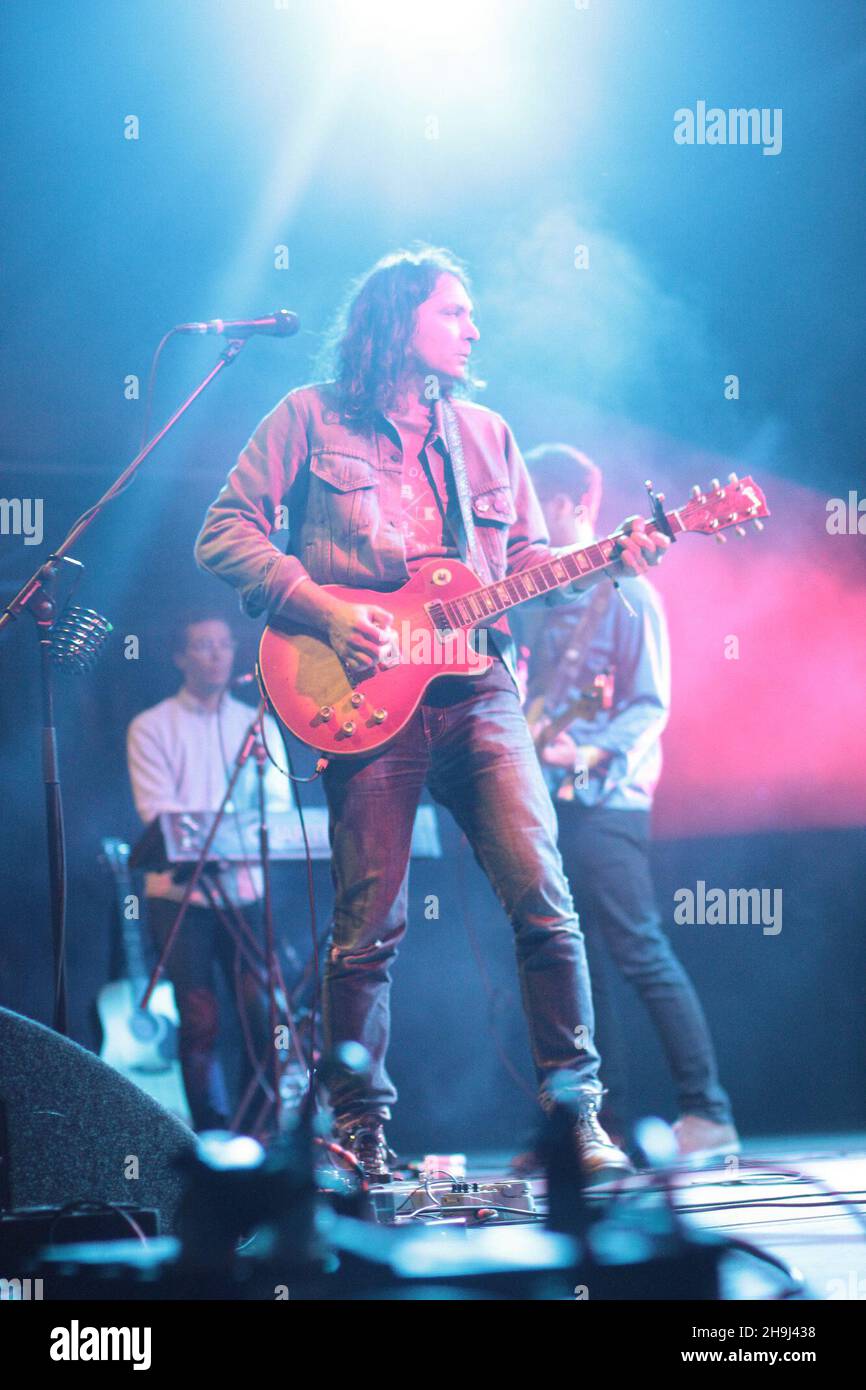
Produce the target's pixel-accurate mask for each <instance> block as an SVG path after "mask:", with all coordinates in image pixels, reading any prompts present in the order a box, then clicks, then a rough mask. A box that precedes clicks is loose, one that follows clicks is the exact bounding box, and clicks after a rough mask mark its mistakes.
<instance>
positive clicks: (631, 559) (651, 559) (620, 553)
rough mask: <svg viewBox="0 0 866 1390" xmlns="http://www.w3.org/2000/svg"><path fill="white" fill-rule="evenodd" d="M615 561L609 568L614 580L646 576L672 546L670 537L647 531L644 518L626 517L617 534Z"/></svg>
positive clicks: (608, 570) (658, 532)
mask: <svg viewBox="0 0 866 1390" xmlns="http://www.w3.org/2000/svg"><path fill="white" fill-rule="evenodd" d="M616 540H617V550H616V551H615V552H614V554H615V559H614V562H613V563H612V564H611V565H608V566H607V572H608V574H612V575H613V576H614V578H616V577H617V576H628V575H635V574H646V572H647V570H648V569H649V567H650V565H657V564H658V563H659V562H660V560H661V558H662V556H663V555H664V553H665V551H666V550H667V549H668V546H669V545H670V543H671V542H670V537H669V536H665V535H663V534H662V533H661V532H660V531H647V529H646V522H645V521H644V519H643V517H642V516H629V517H626V519H625V521H624V522H623V523H622V526H621V527H620V528H619V530H618V531H617V532H616Z"/></svg>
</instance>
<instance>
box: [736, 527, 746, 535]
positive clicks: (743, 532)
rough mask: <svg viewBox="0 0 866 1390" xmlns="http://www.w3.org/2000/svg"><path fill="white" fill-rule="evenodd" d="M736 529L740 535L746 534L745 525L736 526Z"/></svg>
mask: <svg viewBox="0 0 866 1390" xmlns="http://www.w3.org/2000/svg"><path fill="white" fill-rule="evenodd" d="M734 530H735V531H736V533H737V535H738V536H744V535H745V534H746V528H745V526H735V527H734Z"/></svg>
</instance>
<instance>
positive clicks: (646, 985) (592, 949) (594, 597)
mask: <svg viewBox="0 0 866 1390" xmlns="http://www.w3.org/2000/svg"><path fill="white" fill-rule="evenodd" d="M526 462H527V464H528V465H529V470H530V474H531V476H532V481H533V483H534V485H535V491H536V493H537V495H538V498H539V501H540V502H541V507H542V511H543V512H544V519H545V521H546V523H547V529H548V531H549V533H550V538H551V541H552V542H553V544H554V545H556V546H574V545H578V546H586V545H590V544H591V543H592V542H593V541H594V540H595V528H596V523H597V521H598V513H599V508H600V506H601V500H602V475H601V470H600V469H599V468H598V467H597V465H596V464H594V463H593V462H592V460H591V459H589V458H587V456H586V455H585V454H583V453H581V452H580V451H579V450H577V449H574V448H571V447H570V446H568V445H565V444H547V445H540V446H539V447H538V448H536V449H531V450H530V451H529V453H528V454H527V455H526ZM622 597H623V599H624V600H625V602H620V601H619V599H618V598H617V596H616V595H615V594H614V593H613V591H612V586H610V585H607V586H604V587H601V586H599V588H597V589H596V590H595V591H594V592H593V593H591V594H586V595H577V596H576V597H574V598H573V599H572V600H571V602H569V603H567V604H561V605H560V606H559V607H557V609H556V611H555V612H553V613H551V612H550V611H549V610H548V611H547V612H545V611H544V610H543V609H540V608H539V607H538V605H533V606H532V608H530V609H526V608H523V609H521V610H520V616H521V617H524V622H523V623H522V625H521V629H520V632H521V638H522V639H523V640H525V642H526V644H527V646H528V649H529V662H528V671H527V717H528V719H529V721H530V727H531V728H533V731H534V733H535V737H536V743H537V745H538V749H539V757H540V759H541V762H542V765H543V770H544V774H545V779H546V781H547V784H548V786H549V788H550V791H551V794H552V796H553V798H554V804H555V807H556V813H557V820H558V822H559V847H560V851H561V853H562V858H563V863H564V866H565V871H566V875H567V877H568V880H569V884H570V885H571V888H572V891H573V893H574V900H575V904H576V906H577V909H578V912H579V914H580V921H581V925H582V927H583V931H584V935H585V938H586V949H587V956H588V958H589V965H590V973H591V975H592V988H593V997H594V1001H595V1006H596V1014H597V1018H598V1036H599V1040H600V1042H601V1043H602V1044H603V1049H604V1066H603V1073H604V1080H605V1082H606V1085H607V1090H608V1093H607V1097H606V1101H605V1105H604V1122H605V1124H606V1125H608V1126H609V1128H610V1129H611V1130H612V1131H614V1132H616V1130H619V1129H621V1126H622V1124H623V1123H624V1121H625V1119H626V1112H627V1109H628V1101H627V1075H628V1064H627V1055H626V1050H625V1046H624V1042H623V1038H622V1034H621V1031H620V1028H619V1025H618V1019H617V1014H616V1010H615V1009H614V1008H613V1007H612V1005H611V1000H610V994H609V986H608V984H607V983H606V981H607V979H608V970H609V964H608V961H609V959H612V961H613V962H614V963H615V965H616V966H617V968H618V969H619V970H620V971H621V972H622V974H623V976H624V978H625V979H626V980H628V982H629V983H630V984H631V985H633V986H634V988H635V990H636V991H637V993H638V995H639V996H640V998H641V1000H642V1001H643V1003H644V1004H645V1005H646V1008H647V1010H648V1011H649V1014H650V1018H651V1019H652V1022H653V1025H654V1027H655V1029H656V1031H657V1033H658V1035H659V1038H660V1041H661V1043H662V1046H663V1048H664V1051H665V1055H666V1057H667V1060H668V1064H669V1066H670V1070H671V1075H672V1077H673V1081H674V1085H675V1087H676V1093H677V1101H678V1105H679V1119H678V1120H677V1121H676V1123H675V1125H674V1132H675V1134H676V1137H677V1144H678V1148H679V1151H680V1153H681V1154H682V1155H683V1156H686V1155H691V1154H696V1153H698V1152H700V1153H702V1154H704V1155H709V1154H711V1153H719V1152H721V1153H731V1152H735V1151H737V1150H738V1148H739V1141H738V1138H737V1132H736V1129H735V1128H734V1125H733V1119H732V1114H731V1105H730V1101H729V1099H728V1096H727V1095H726V1093H725V1091H724V1090H723V1089H722V1087H721V1085H720V1083H719V1076H718V1068H717V1064H716V1057H715V1051H714V1048H713V1042H712V1038H711V1036H710V1031H709V1028H708V1026H707V1021H706V1019H705V1017H704V1012H703V1009H702V1008H701V1005H700V1002H699V1000H698V997H697V995H696V993H695V990H694V987H693V985H692V983H691V981H690V980H689V978H688V976H687V974H686V972H685V970H684V969H683V966H682V965H681V964H680V962H679V961H678V960H677V958H676V956H675V955H674V953H673V951H672V949H671V945H670V942H669V941H668V939H667V937H666V935H665V933H664V931H663V930H662V926H661V920H660V917H659V912H658V908H657V906H656V900H655V893H654V889H653V883H652V875H651V872H650V864H649V844H650V813H651V810H652V802H653V795H654V792H655V788H656V785H657V783H658V780H659V775H660V773H661V762H662V758H661V734H662V731H663V729H664V727H665V724H666V723H667V719H668V712H669V709H670V646H669V641H668V632H667V622H666V619H665V614H664V609H663V607H662V603H661V599H660V598H659V596H658V594H657V593H656V591H655V589H654V588H653V586H652V585H651V584H649V583H648V582H647V580H646V579H644V578H642V577H640V576H637V575H635V576H633V577H631V578H628V579H624V580H623V581H622ZM596 691H598V694H599V698H598V699H594V698H593V696H594V695H595V693H596Z"/></svg>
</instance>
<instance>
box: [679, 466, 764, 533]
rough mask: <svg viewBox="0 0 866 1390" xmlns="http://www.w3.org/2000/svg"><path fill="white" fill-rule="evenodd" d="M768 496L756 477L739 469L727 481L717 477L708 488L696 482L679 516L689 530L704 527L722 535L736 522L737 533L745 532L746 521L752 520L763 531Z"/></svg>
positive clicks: (701, 529)
mask: <svg viewBox="0 0 866 1390" xmlns="http://www.w3.org/2000/svg"><path fill="white" fill-rule="evenodd" d="M769 515H770V511H769V508H768V506H767V500H766V498H765V497H764V494H763V492H762V491H761V489H760V488H759V487H758V484H757V483H756V482H755V481H754V479H753V478H738V477H737V475H736V473H731V474H729V475H728V481H727V482H726V483H724V484H722V483H720V482H719V480H718V478H714V479H713V481H712V483H711V484H710V487H709V489H708V491H707V492H702V491H701V489H700V488H699V487H697V486H695V487H693V488H692V495H691V498H690V500H689V501H688V502H687V503H686V505H685V506H684V507H680V508H679V510H678V511H677V516H678V517H679V520H680V521H681V522H682V525H683V527H684V528H685V530H687V531H701V532H703V534H704V535H705V536H716V537H717V539H718V540H720V541H723V540H725V539H726V538H725V537H724V536H722V535H719V532H720V531H724V530H726V529H727V527H729V526H735V527H736V529H737V534H738V535H740V536H744V535H745V534H746V531H745V523H746V522H747V521H753V522H754V523H755V527H756V529H757V530H758V531H762V530H763V529H764V528H763V524H762V520H761V519H762V517H765V516H769Z"/></svg>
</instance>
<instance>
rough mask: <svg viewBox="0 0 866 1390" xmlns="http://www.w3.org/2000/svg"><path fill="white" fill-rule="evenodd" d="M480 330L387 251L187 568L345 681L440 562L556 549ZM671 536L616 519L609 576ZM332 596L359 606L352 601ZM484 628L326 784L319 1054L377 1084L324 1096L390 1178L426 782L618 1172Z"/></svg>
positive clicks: (572, 967)
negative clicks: (475, 387)
mask: <svg viewBox="0 0 866 1390" xmlns="http://www.w3.org/2000/svg"><path fill="white" fill-rule="evenodd" d="M478 337H479V332H478V328H477V327H476V325H475V321H474V318H473V305H472V300H471V298H470V288H469V282H468V278H467V275H466V273H465V270H464V268H463V266H462V265H461V264H460V263H459V262H458V261H456V260H455V259H454V258H453V257H452V256H451V255H450V254H449V253H447V252H445V251H443V250H440V249H437V248H431V247H424V248H420V249H416V250H413V251H400V252H396V253H394V254H392V255H389V256H386V257H385V258H383V259H382V260H381V261H379V262H378V264H376V265H375V266H374V267H373V268H372V270H370V271H369V272H368V273H367V274H366V275H364V276H363V278H362V279H361V280H360V282H358V283H357V284H356V285H355V286H354V287H353V289H352V291H351V293H350V296H349V300H348V303H347V305H346V308H345V310H344V313H343V315H342V317H341V320H340V326H339V329H338V330H337V332H336V333H335V338H334V353H333V367H332V369H331V372H332V377H331V379H330V380H328V381H325V382H322V383H319V384H315V385H309V386H304V387H300V388H298V389H296V390H293V391H290V392H289V393H288V395H287V396H286V397H285V398H284V399H283V400H282V401H280V403H279V404H278V405H277V406H276V407H275V409H274V410H273V411H271V413H270V414H269V415H267V416H266V417H265V419H264V420H263V421H262V422H261V424H260V425H259V426H258V428H257V430H256V432H255V434H254V435H253V437H252V439H251V440H250V442H249V443H248V445H247V447H246V448H245V449H244V450H243V452H242V454H241V455H240V457H239V459H238V461H237V464H236V466H235V467H234V468H233V469H232V471H231V473H230V474H229V477H228V480H227V482H226V484H225V486H224V487H223V489H222V491H221V492H220V494H219V496H218V497H217V499H216V501H215V502H214V503H213V505H212V506H211V508H210V510H209V512H208V514H207V516H206V518H205V521H204V526H203V528H202V531H201V534H200V535H199V538H198V541H197V544H196V555H197V558H198V561H199V563H200V564H201V565H202V566H203V567H204V568H205V569H208V570H210V571H212V572H213V573H214V574H216V575H219V576H220V577H221V578H223V579H225V580H227V581H228V582H229V583H230V584H233V585H234V586H235V587H236V588H237V589H238V590H239V592H240V596H241V600H242V603H243V606H244V608H245V610H246V611H247V613H249V614H250V615H251V616H257V615H259V614H262V613H268V614H269V615H270V616H271V618H272V619H273V618H274V617H275V616H276V617H280V616H282V617H285V618H288V619H290V620H292V621H294V622H295V623H303V624H306V625H307V626H308V627H309V628H310V630H312V631H314V632H316V633H318V634H319V636H320V637H321V638H324V639H325V640H326V641H327V643H328V644H329V645H330V648H332V649H333V652H335V653H336V655H337V657H338V658H339V660H340V662H341V663H342V666H343V668H344V669H345V671H346V672H349V673H352V674H353V675H354V676H355V677H357V678H358V679H360V678H361V677H362V676H363V675H364V673H365V672H369V671H370V670H371V669H373V668H375V667H377V665H378V664H379V663H381V662H383V661H385V660H387V659H388V653H389V652H391V651H393V644H394V640H395V634H394V633H393V631H391V625H392V622H393V621H394V615H393V614H392V612H391V611H390V610H389V607H388V594H389V591H393V590H396V589H398V588H399V587H400V586H402V585H404V584H406V582H407V581H408V580H409V579H410V576H412V575H413V574H415V573H416V571H417V570H418V567H419V566H422V565H424V564H425V563H426V562H429V561H434V562H435V563H436V565H437V566H438V567H439V571H440V572H441V574H442V575H443V576H447V574H448V561H449V560H452V561H453V560H457V558H458V557H463V558H464V559H467V557H468V556H470V555H472V554H473V553H474V555H475V557H476V564H475V565H473V569H475V572H476V573H477V567H478V566H480V567H481V568H485V567H486V568H487V570H488V571H489V576H490V579H491V580H493V581H495V580H502V579H503V578H504V577H505V576H509V575H516V574H519V573H520V572H521V571H524V570H526V569H527V568H528V567H529V566H532V565H537V564H539V562H542V561H544V560H545V559H546V558H550V556H551V551H550V547H549V540H548V536H547V532H546V528H545V525H544V518H543V516H542V514H541V510H540V507H539V504H538V501H537V498H536V496H535V494H534V492H533V489H532V485H531V482H530V479H529V475H528V472H527V469H526V465H525V463H524V461H523V458H522V456H521V454H520V450H519V449H518V447H517V444H516V442H515V438H514V435H513V434H512V432H511V429H510V428H509V426H508V425H507V424H506V422H505V420H504V419H503V418H502V416H501V415H498V414H496V413H495V412H494V411H492V410H488V409H485V408H484V407H483V406H480V405H477V404H474V403H470V401H469V400H468V399H466V395H467V394H468V391H467V388H468V387H469V386H470V385H471V384H472V378H471V374H470V367H469V363H470V358H471V354H472V351H473V348H474V346H475V344H476V342H477V340H478ZM449 407H450V408H451V413H453V416H456V425H457V429H458V431H459V456H458V448H457V447H455V445H454V429H453V422H452V426H451V428H450V430H449V426H448V423H447V421H446V418H445V416H446V413H448V408H449ZM448 439H450V441H451V447H449V445H448ZM666 543H667V542H666V539H665V538H664V537H663V536H660V535H656V534H652V533H651V532H647V531H645V529H644V528H643V525H642V523H641V522H639V521H633V522H630V523H628V524H626V525H625V526H624V529H623V534H622V537H621V540H620V543H619V546H618V550H617V557H618V558H616V559H615V561H614V562H613V565H612V572H613V573H635V572H641V571H644V570H645V569H646V566H647V564H648V563H652V562H653V561H654V560H656V559H657V558H658V557H659V556H660V555H661V554H662V552H663V550H664V548H665V546H666ZM327 585H343V586H350V587H351V588H353V589H361V590H366V591H368V594H367V595H366V596H365V598H364V601H361V602H353V601H352V600H351V598H347V597H345V596H344V595H335V594H334V593H333V592H330V591H329V590H328V588H326V587H323V586H327ZM371 590H372V591H376V592H375V595H374V597H375V599H376V601H372V602H371V601H370V599H369V591H371ZM379 595H381V599H379ZM485 631H487V632H488V636H489V638H490V640H489V644H488V651H490V652H492V653H493V654H494V655H495V659H494V661H493V664H492V667H491V669H490V670H485V671H484V673H483V674H475V675H459V676H457V675H448V674H442V675H440V677H439V679H437V680H435V681H434V682H433V683H432V684H431V685H430V686H429V688H428V689H427V691H426V693H425V695H424V698H423V699H422V700H421V702H420V704H419V705H418V706H417V708H416V709H415V712H414V714H413V715H412V717H411V718H410V719H408V721H407V722H406V723H405V725H404V726H403V727H402V728H401V730H400V732H399V733H398V734H397V736H396V737H395V738H393V739H392V740H391V741H389V742H388V743H387V744H386V745H384V746H382V747H381V748H379V749H377V750H376V751H375V752H374V753H372V754H370V755H365V756H358V757H351V756H350V757H346V756H340V757H334V758H332V759H331V761H330V762H329V765H328V767H327V769H326V771H325V773H324V784H325V792H326V796H327V800H328V806H329V811H330V823H331V849H332V868H333V878H334V884H335V903H334V922H333V936H332V943H331V947H330V950H329V953H328V959H327V965H326V970H325V978H324V1026H325V1044H326V1047H328V1048H333V1047H334V1046H336V1045H338V1044H339V1043H341V1042H343V1041H350V1040H351V1041H356V1042H359V1043H362V1044H363V1046H364V1047H365V1048H366V1049H367V1052H368V1053H369V1055H370V1058H371V1069H370V1072H369V1074H368V1075H367V1077H366V1078H364V1079H361V1078H358V1077H352V1078H349V1077H345V1078H344V1079H342V1080H341V1081H339V1082H338V1083H335V1085H334V1086H333V1087H332V1090H331V1101H332V1104H333V1107H334V1113H335V1118H336V1121H337V1128H338V1137H339V1139H340V1141H341V1142H342V1143H343V1144H344V1145H345V1146H347V1147H348V1148H350V1149H351V1150H352V1151H353V1152H354V1153H355V1154H356V1156H357V1157H358V1159H359V1161H360V1162H361V1164H362V1165H363V1167H364V1168H365V1170H366V1172H367V1174H368V1176H369V1177H370V1178H372V1179H374V1180H378V1181H382V1180H387V1179H388V1178H389V1176H390V1174H389V1157H390V1153H389V1150H388V1147H387V1143H386V1140H385V1136H384V1130H383V1125H384V1124H385V1122H386V1121H387V1120H388V1119H389V1118H390V1114H391V1106H392V1104H393V1103H394V1101H395V1099H396V1091H395V1089H394V1086H393V1084H392V1082H391V1079H390V1077H389V1075H388V1072H387V1070H386V1064H385V1059H386V1051H387V1047H388V1035H389V993H390V988H391V967H392V964H393V961H394V958H395V956H396V953H397V948H398V946H399V943H400V940H401V938H402V937H403V934H404V932H405V930H406V912H407V878H408V864H409V850H410V838H411V833H412V826H413V821H414V816H415V811H416V807H417V805H418V801H419V797H420V794H421V791H422V788H423V786H424V784H425V782H426V783H427V785H428V786H429V788H430V791H431V793H432V795H433V797H434V798H435V799H436V800H437V801H438V802H439V803H440V804H441V805H442V806H445V807H447V808H448V809H449V810H450V811H451V812H452V813H453V815H454V816H455V818H456V820H457V821H458V823H459V825H460V826H461V828H462V829H463V831H464V832H465V834H466V836H467V838H468V840H469V842H470V844H471V846H472V848H473V851H474V853H475V856H476V858H477V860H478V862H479V864H480V865H481V866H482V868H483V869H484V871H485V872H486V874H487V875H488V877H489V879H490V881H491V883H492V885H493V887H494V889H495V891H496V893H497V895H498V897H499V899H500V902H501V903H502V905H503V907H504V909H505V911H506V913H507V915H508V917H509V918H510V920H511V924H512V927H513V930H514V938H515V945H516V953H517V963H518V970H519V973H520V978H521V986H522V997H523V1000H524V1006H525V1010H526V1016H527V1021H528V1025H529V1035H530V1042H531V1047H532V1054H533V1058H534V1062H535V1067H536V1072H537V1077H538V1083H539V1088H540V1095H541V1100H542V1104H545V1103H547V1102H549V1099H550V1096H551V1083H552V1081H553V1080H554V1078H558V1081H559V1084H560V1085H562V1086H564V1088H565V1089H566V1090H567V1091H569V1092H570V1094H571V1096H572V1098H573V1100H574V1101H575V1103H576V1105H577V1106H578V1107H579V1120H578V1121H577V1123H576V1140H577V1145H578V1150H579V1153H580V1155H581V1158H582V1160H583V1162H584V1166H585V1169H586V1170H587V1171H588V1172H590V1173H591V1174H592V1175H594V1176H598V1175H607V1174H611V1173H616V1172H620V1173H621V1172H623V1171H628V1169H629V1166H630V1165H629V1162H628V1159H627V1157H626V1156H625V1154H624V1153H622V1152H621V1151H620V1150H619V1149H618V1148H617V1147H616V1146H615V1145H613V1144H612V1143H611V1141H610V1139H609V1137H608V1135H607V1134H606V1133H605V1132H604V1131H603V1129H602V1128H601V1125H600V1123H599V1121H598V1114H597V1111H598V1106H599V1101H600V1095H601V1089H602V1088H601V1084H600V1082H599V1079H598V1071H599V1056H598V1051H597V1049H596V1046H595V1042H594V1040H593V1032H594V1024H593V1015H592V1000H591V995H590V988H589V977H588V972H587V966H586V957H585V953H584V942H583V937H582V935H581V932H580V928H579V925H578V921H577V917H576V915H575V911H574V906H573V903H572V898H571V893H570V892H569V888H568V884H567V882H566V879H565V876H564V874H563V871H562V863H561V860H560V856H559V852H558V850H557V847H556V819H555V815H554V812H553V807H552V804H551V801H550V797H549V795H548V792H547V788H546V786H545V783H544V779H543V777H542V774H541V768H540V766H539V762H538V758H537V757H536V753H535V748H534V745H533V742H532V739H531V737H530V735H529V731H528V728H527V725H526V720H525V718H524V715H523V713H522V710H521V705H520V698H519V695H518V691H517V688H516V684H515V681H514V679H513V677H512V674H511V672H512V670H513V644H512V643H511V638H510V634H509V629H508V623H507V620H506V619H505V617H498V618H491V622H490V625H489V629H485ZM322 717H323V719H324V718H326V717H327V711H326V712H325V713H324V714H323V716H322ZM375 717H376V716H375V715H374V718H375Z"/></svg>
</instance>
